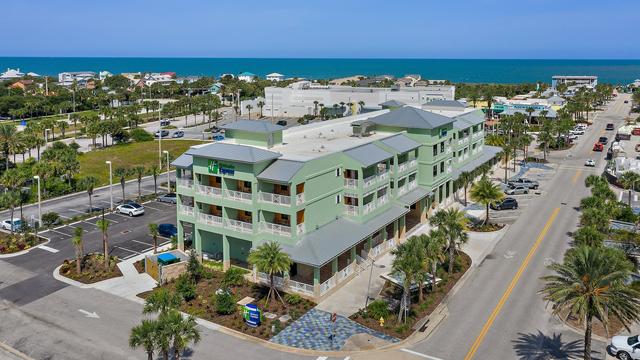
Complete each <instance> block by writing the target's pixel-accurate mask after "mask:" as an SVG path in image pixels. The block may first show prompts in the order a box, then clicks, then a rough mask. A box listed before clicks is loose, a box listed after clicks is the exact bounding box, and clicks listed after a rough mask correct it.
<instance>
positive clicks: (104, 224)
mask: <svg viewBox="0 0 640 360" xmlns="http://www.w3.org/2000/svg"><path fill="white" fill-rule="evenodd" d="M110 224H111V221H109V220H107V219H105V218H104V217H103V218H102V219H100V220H98V221H96V227H97V228H98V230H100V231H101V232H102V251H103V255H104V267H105V268H108V267H109V263H110V262H109V233H108V231H109V225H110Z"/></svg>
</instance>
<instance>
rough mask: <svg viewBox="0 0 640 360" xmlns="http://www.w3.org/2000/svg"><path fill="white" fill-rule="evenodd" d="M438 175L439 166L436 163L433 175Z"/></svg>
mask: <svg viewBox="0 0 640 360" xmlns="http://www.w3.org/2000/svg"><path fill="white" fill-rule="evenodd" d="M436 176H438V166H437V165H435V166H434V167H433V177H436Z"/></svg>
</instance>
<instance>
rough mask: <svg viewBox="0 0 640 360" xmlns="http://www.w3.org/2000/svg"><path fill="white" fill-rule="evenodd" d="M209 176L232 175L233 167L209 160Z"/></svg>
mask: <svg viewBox="0 0 640 360" xmlns="http://www.w3.org/2000/svg"><path fill="white" fill-rule="evenodd" d="M207 168H208V169H209V174H221V175H233V174H234V173H235V171H236V170H235V167H234V166H233V165H231V164H225V163H221V162H219V161H217V160H209V166H208V167H207Z"/></svg>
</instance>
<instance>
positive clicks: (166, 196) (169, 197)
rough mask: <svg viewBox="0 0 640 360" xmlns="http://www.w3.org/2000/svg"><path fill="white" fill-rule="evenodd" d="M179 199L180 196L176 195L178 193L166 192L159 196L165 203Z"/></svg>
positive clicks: (175, 201) (171, 202) (173, 202)
mask: <svg viewBox="0 0 640 360" xmlns="http://www.w3.org/2000/svg"><path fill="white" fill-rule="evenodd" d="M177 200H178V197H177V196H176V193H169V194H164V195H162V196H159V197H158V201H160V202H164V203H170V204H175V203H177Z"/></svg>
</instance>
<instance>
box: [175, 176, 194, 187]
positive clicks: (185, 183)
mask: <svg viewBox="0 0 640 360" xmlns="http://www.w3.org/2000/svg"><path fill="white" fill-rule="evenodd" d="M176 184H177V185H178V187H183V188H186V189H193V180H192V179H181V178H178V181H177V182H176Z"/></svg>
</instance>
